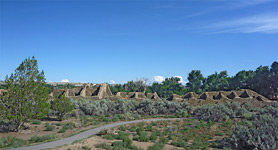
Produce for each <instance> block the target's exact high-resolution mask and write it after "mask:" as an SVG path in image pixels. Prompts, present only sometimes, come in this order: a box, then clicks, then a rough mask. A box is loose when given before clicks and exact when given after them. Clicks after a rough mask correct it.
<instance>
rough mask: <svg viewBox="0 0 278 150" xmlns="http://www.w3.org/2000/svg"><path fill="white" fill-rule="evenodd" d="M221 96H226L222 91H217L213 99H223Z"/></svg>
mask: <svg viewBox="0 0 278 150" xmlns="http://www.w3.org/2000/svg"><path fill="white" fill-rule="evenodd" d="M223 98H226V96H225V95H224V94H223V93H222V92H219V93H218V94H217V95H216V96H215V98H214V99H217V100H219V99H223Z"/></svg>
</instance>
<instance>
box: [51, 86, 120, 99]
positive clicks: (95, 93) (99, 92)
mask: <svg viewBox="0 0 278 150" xmlns="http://www.w3.org/2000/svg"><path fill="white" fill-rule="evenodd" d="M61 95H64V96H66V97H70V98H84V97H86V98H90V99H94V100H98V99H105V98H107V99H115V96H114V95H113V94H112V92H111V90H110V88H109V86H108V84H106V83H103V84H98V85H95V86H94V88H92V87H91V85H90V84H85V85H84V86H83V87H77V88H72V89H55V90H53V92H51V93H50V95H49V96H50V98H54V97H59V96H61Z"/></svg>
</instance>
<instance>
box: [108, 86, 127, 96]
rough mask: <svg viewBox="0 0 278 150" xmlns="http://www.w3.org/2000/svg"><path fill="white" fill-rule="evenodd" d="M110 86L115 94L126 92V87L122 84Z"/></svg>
mask: <svg viewBox="0 0 278 150" xmlns="http://www.w3.org/2000/svg"><path fill="white" fill-rule="evenodd" d="M109 87H110V90H111V92H112V93H113V94H117V92H125V89H124V87H123V85H121V84H115V85H109Z"/></svg>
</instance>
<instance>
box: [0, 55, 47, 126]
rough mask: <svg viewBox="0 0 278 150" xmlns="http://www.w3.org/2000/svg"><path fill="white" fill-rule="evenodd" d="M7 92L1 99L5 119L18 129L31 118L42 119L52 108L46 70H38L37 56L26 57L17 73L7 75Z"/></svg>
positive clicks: (0, 103)
mask: <svg viewBox="0 0 278 150" xmlns="http://www.w3.org/2000/svg"><path fill="white" fill-rule="evenodd" d="M5 83H6V90H7V91H8V92H7V93H5V94H4V96H3V97H2V98H1V99H0V109H1V110H2V111H3V114H4V115H3V117H4V119H8V120H9V121H11V122H13V123H14V124H15V125H16V127H15V129H14V131H18V130H19V129H20V127H22V126H23V125H24V123H25V122H26V121H27V120H29V119H41V118H43V117H45V116H46V115H47V114H48V112H49V109H50V105H49V103H48V88H47V87H46V84H45V77H44V71H41V72H40V71H39V70H38V62H37V60H36V59H35V57H32V59H30V58H28V59H25V60H24V61H23V62H22V63H21V64H20V65H19V67H18V68H16V69H15V73H12V74H11V75H10V76H9V77H8V76H6V80H5Z"/></svg>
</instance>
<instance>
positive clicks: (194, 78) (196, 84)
mask: <svg viewBox="0 0 278 150" xmlns="http://www.w3.org/2000/svg"><path fill="white" fill-rule="evenodd" d="M187 80H188V83H187V84H186V86H187V87H188V88H189V90H190V91H193V92H196V93H200V92H202V89H201V88H202V83H203V80H204V77H203V75H202V73H201V71H200V70H192V71H191V72H190V73H189V74H188V77H187Z"/></svg>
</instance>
